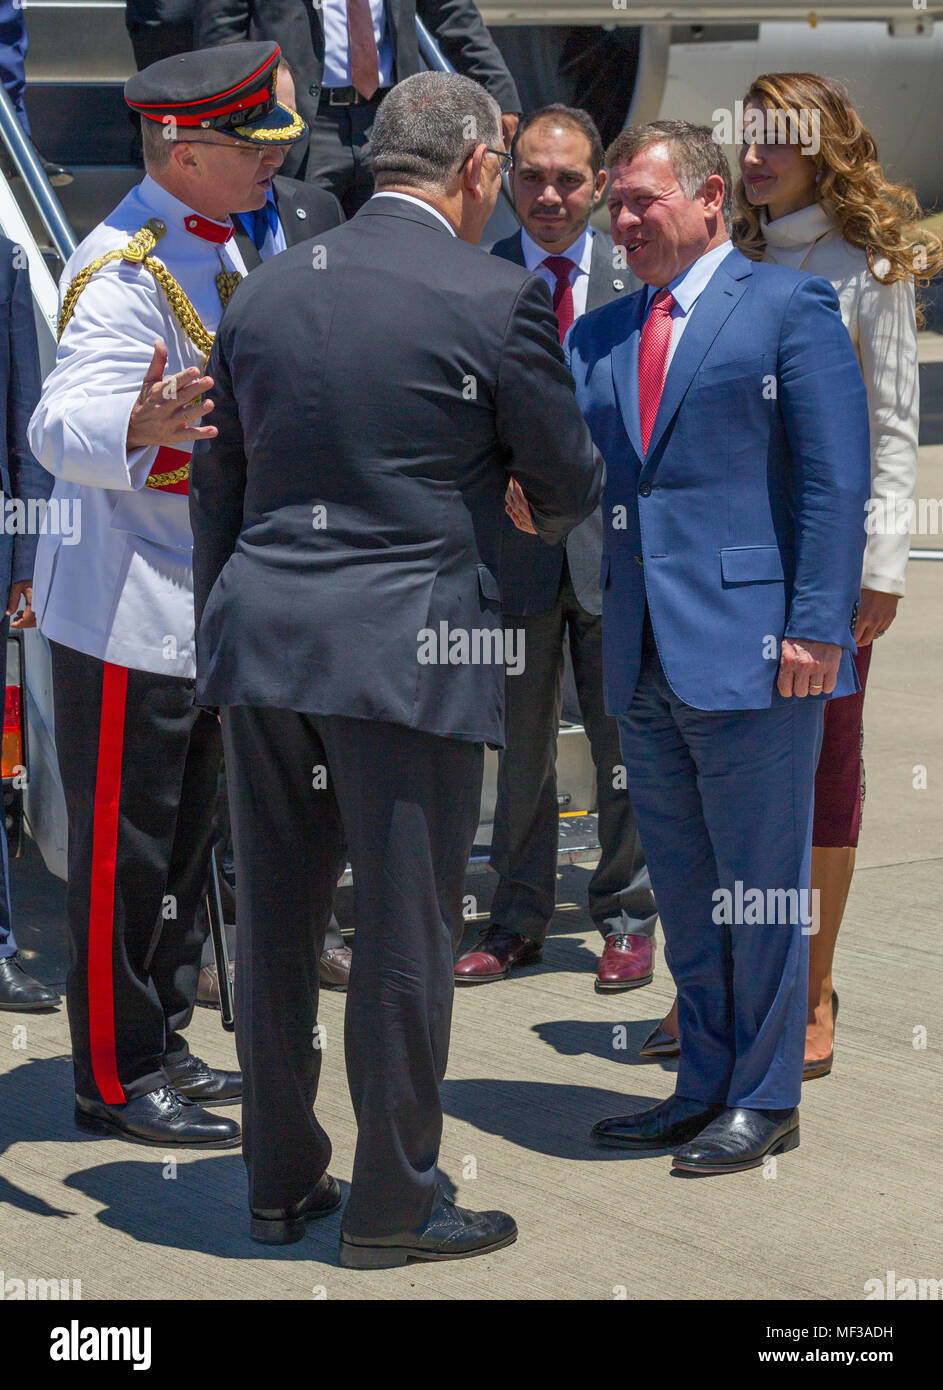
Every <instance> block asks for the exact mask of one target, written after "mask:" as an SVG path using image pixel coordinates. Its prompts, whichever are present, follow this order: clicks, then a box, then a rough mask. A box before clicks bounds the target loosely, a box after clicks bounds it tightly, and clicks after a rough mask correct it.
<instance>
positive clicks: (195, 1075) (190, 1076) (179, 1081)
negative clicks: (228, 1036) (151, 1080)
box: [164, 1052, 242, 1105]
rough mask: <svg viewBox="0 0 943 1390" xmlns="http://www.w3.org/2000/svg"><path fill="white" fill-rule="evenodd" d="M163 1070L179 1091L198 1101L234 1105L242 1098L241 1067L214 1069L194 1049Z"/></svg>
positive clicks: (202, 1103)
mask: <svg viewBox="0 0 943 1390" xmlns="http://www.w3.org/2000/svg"><path fill="white" fill-rule="evenodd" d="M164 1071H165V1072H166V1073H167V1080H168V1081H169V1082H170V1084H171V1086H172V1087H173V1088H174V1090H175V1091H176V1092H177V1094H178V1095H180V1096H185V1097H186V1099H187V1100H193V1101H196V1103H197V1104H198V1105H235V1103H236V1101H239V1100H241V1099H242V1072H241V1071H214V1070H213V1068H212V1067H209V1066H207V1064H206V1063H205V1062H204V1061H202V1060H201V1059H200V1058H199V1057H194V1056H193V1053H192V1052H191V1053H189V1054H188V1055H187V1056H186V1057H184V1059H183V1061H182V1062H178V1063H177V1065H176V1066H175V1067H168V1066H165V1067H164Z"/></svg>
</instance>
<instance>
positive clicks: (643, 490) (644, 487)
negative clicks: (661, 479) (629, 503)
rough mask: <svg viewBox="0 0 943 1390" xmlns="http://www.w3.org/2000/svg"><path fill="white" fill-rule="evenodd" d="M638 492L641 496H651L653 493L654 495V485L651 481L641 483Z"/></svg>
mask: <svg viewBox="0 0 943 1390" xmlns="http://www.w3.org/2000/svg"><path fill="white" fill-rule="evenodd" d="M638 494H639V497H651V495H652V485H651V483H642V484H641V485H640V487H639V490H638Z"/></svg>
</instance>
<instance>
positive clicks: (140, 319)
mask: <svg viewBox="0 0 943 1390" xmlns="http://www.w3.org/2000/svg"><path fill="white" fill-rule="evenodd" d="M152 217H159V218H160V219H161V221H163V222H164V223H165V224H166V227H167V231H166V234H165V235H164V236H163V237H162V238H161V240H160V241H159V242H158V245H157V250H156V252H155V256H156V257H157V258H158V259H159V260H161V261H162V262H163V263H164V264H165V265H166V267H167V269H168V270H169V271H170V272H171V274H172V275H173V276H174V277H175V278H176V279H177V280H178V281H179V283H180V285H181V286H182V287H183V289H184V290H185V291H186V293H187V295H188V296H189V298H190V301H191V303H192V304H193V306H194V308H195V309H196V311H197V313H198V314H199V316H200V319H201V320H202V322H203V324H204V326H205V327H206V328H207V329H209V330H210V331H212V332H215V329H216V326H217V324H218V322H219V319H220V315H221V314H222V304H221V301H220V298H219V291H218V289H217V286H216V276H217V275H218V274H219V273H220V271H221V270H226V271H234V270H235V271H238V272H239V273H240V274H241V275H245V273H246V268H245V265H244V263H243V260H242V257H241V255H240V254H239V249H238V247H237V246H236V242H235V240H234V239H230V240H229V241H227V242H225V243H222V244H216V243H215V242H212V241H207V240H205V239H204V238H203V237H201V236H198V235H196V234H195V233H194V232H192V231H191V230H189V229H188V225H187V224H188V223H192V222H193V220H194V216H193V212H192V209H190V208H188V207H187V206H186V205H185V204H184V203H181V202H180V201H179V199H177V198H175V197H173V195H172V194H170V193H168V192H167V191H166V190H165V189H163V188H161V187H160V185H159V184H158V183H156V182H155V181H154V179H152V178H151V177H150V176H148V177H146V178H145V179H144V180H143V182H142V183H140V184H138V186H137V187H136V188H133V189H132V190H131V192H130V193H128V195H127V196H126V197H125V198H124V199H123V200H122V201H121V202H120V203H119V204H118V206H117V207H116V208H115V210H114V211H113V212H112V213H110V214H109V215H108V218H107V219H106V220H105V221H104V222H101V223H99V225H98V226H97V227H96V228H95V229H94V231H92V232H90V233H89V235H88V236H87V237H86V238H85V240H84V241H83V242H82V244H81V245H80V246H79V247H78V249H77V250H76V251H75V253H74V254H73V255H72V256H71V257H70V258H69V261H68V263H67V265H66V267H65V270H64V271H63V276H62V281H61V284H60V295H61V294H62V293H63V292H64V291H65V290H66V289H67V288H68V286H69V284H70V283H71V281H72V279H73V277H74V276H75V275H76V274H77V273H78V272H79V271H80V270H84V269H85V267H86V266H87V265H89V264H90V262H92V261H93V260H95V259H96V258H97V257H99V256H102V255H104V254H105V253H106V252H108V251H112V250H114V249H116V248H119V247H123V246H126V245H127V244H128V242H129V241H130V239H131V237H132V236H133V235H134V234H135V232H138V231H140V229H141V228H142V227H143V226H144V224H145V223H146V222H147V221H148V220H149V219H150V218H152ZM204 220H206V221H208V220H209V219H204ZM213 225H215V226H218V227H219V228H220V230H221V231H225V230H226V228H227V226H228V224H211V226H213ZM155 338H162V339H163V340H164V342H165V343H166V345H167V366H166V368H165V375H167V376H170V375H172V374H174V373H176V372H181V371H184V370H185V369H186V368H187V367H199V368H201V369H202V367H203V355H202V353H200V352H199V351H198V350H197V348H196V347H194V345H193V344H192V343H191V342H190V340H189V338H188V337H187V336H186V334H185V333H184V332H183V330H182V328H181V327H180V325H179V324H178V323H177V320H176V318H175V317H174V315H173V312H172V311H171V309H170V306H169V304H168V303H167V299H166V297H165V295H164V291H163V290H162V289H161V288H160V287H159V286H158V284H157V282H156V281H155V279H154V278H153V276H152V275H151V274H150V272H149V271H148V270H146V269H145V268H144V267H143V266H142V265H134V264H128V263H127V262H125V261H121V260H116V261H110V262H109V263H108V264H107V265H105V266H103V267H102V268H101V269H100V270H98V271H96V273H95V274H94V275H93V276H92V277H91V279H90V280H89V282H88V284H87V285H86V287H85V289H84V290H83V291H82V293H81V294H80V295H79V297H78V300H77V302H76V306H75V313H74V314H73V316H72V319H71V320H70V322H69V324H68V326H67V327H66V330H65V332H64V333H63V335H62V340H61V342H60V343H59V349H58V352H57V354H56V365H55V367H54V368H53V370H52V372H51V373H50V374H49V376H48V377H47V378H46V381H45V384H44V386H43V392H42V396H41V397H40V401H39V404H38V405H37V407H36V409H35V411H34V412H33V417H32V419H31V421H30V425H29V442H30V448H31V449H32V451H33V453H34V454H35V456H36V458H37V459H38V460H39V462H40V463H41V464H42V465H43V467H44V468H46V469H48V471H49V472H50V473H53V474H54V475H55V477H56V485H55V487H54V489H53V493H52V496H53V498H57V499H59V503H60V507H61V506H62V503H63V502H65V501H67V502H68V503H69V506H70V508H71V509H72V514H73V516H74V515H75V514H76V511H77V512H78V515H79V524H78V529H77V532H76V537H77V543H76V544H70V543H69V541H68V539H66V538H64V537H62V536H59V535H55V534H51V533H50V534H45V535H40V537H39V545H38V548H37V552H36V568H35V576H34V579H33V607H34V610H35V612H36V620H37V622H38V624H39V627H40V629H41V630H42V632H43V633H44V634H45V636H46V637H48V638H50V639H51V640H52V641H54V642H61V643H62V644H63V646H66V647H72V648H73V649H74V650H75V651H80V652H85V653H87V655H89V656H95V657H99V658H100V659H102V660H104V661H110V662H113V663H114V664H115V665H118V666H127V667H131V668H133V669H136V670H141V671H155V672H158V673H160V674H162V675H169V676H187V677H193V676H194V675H195V674H196V667H195V660H194V632H193V570H192V552H193V535H192V532H191V530H190V513H189V505H188V498H187V495H186V493H175V492H167V491H165V490H162V489H158V488H149V487H146V486H145V482H146V480H147V477H148V475H149V474H150V472H151V470H152V468H153V466H154V460H155V457H156V455H157V449H156V448H153V447H152V448H146V449H130V450H129V449H128V448H127V443H126V441H127V433H128V422H129V419H130V416H131V409H132V407H133V405H134V403H135V401H136V400H137V398H138V396H139V394H140V391H141V384H142V382H143V380H144V375H145V372H146V370H147V368H148V366H149V365H150V361H151V358H152V356H153V354H154V339H155ZM178 447H179V448H180V449H181V450H182V451H185V452H189V449H188V446H187V445H180V446H178ZM160 471H163V470H160Z"/></svg>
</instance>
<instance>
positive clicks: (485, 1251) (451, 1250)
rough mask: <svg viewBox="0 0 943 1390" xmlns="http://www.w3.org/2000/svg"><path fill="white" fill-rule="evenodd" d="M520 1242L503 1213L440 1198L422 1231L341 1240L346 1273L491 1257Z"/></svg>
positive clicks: (341, 1256)
mask: <svg viewBox="0 0 943 1390" xmlns="http://www.w3.org/2000/svg"><path fill="white" fill-rule="evenodd" d="M515 1240H517V1225H516V1223H515V1221H514V1219H513V1218H512V1217H510V1216H508V1214H507V1212H504V1211H466V1210H465V1209H464V1208H463V1207H457V1206H456V1205H455V1203H454V1202H452V1201H451V1200H450V1199H449V1198H448V1197H444V1196H442V1197H440V1199H439V1202H438V1204H437V1205H436V1206H435V1207H434V1208H433V1211H432V1215H431V1216H430V1217H429V1220H428V1221H427V1222H426V1224H425V1225H424V1226H423V1227H422V1229H421V1230H419V1231H403V1232H401V1233H400V1234H398V1235H394V1236H381V1237H380V1238H379V1239H378V1240H364V1239H362V1238H361V1237H360V1236H345V1235H342V1236H341V1249H340V1259H341V1264H342V1265H343V1266H344V1268H345V1269H393V1268H395V1267H396V1266H397V1265H404V1264H405V1263H406V1261H407V1260H464V1259H469V1258H470V1257H471V1256H472V1255H490V1253H491V1252H492V1250H502V1249H503V1248H504V1246H505V1245H512V1244H513V1243H514V1241H515Z"/></svg>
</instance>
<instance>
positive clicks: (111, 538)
mask: <svg viewBox="0 0 943 1390" xmlns="http://www.w3.org/2000/svg"><path fill="white" fill-rule="evenodd" d="M278 58H279V49H278V47H277V45H275V44H272V43H240V44H233V45H230V46H228V47H226V48H218V49H213V50H210V51H204V52H196V53H187V54H181V55H177V56H175V57H172V58H168V59H164V60H162V61H161V62H159V63H154V64H152V65H151V66H150V67H149V68H146V69H145V70H144V71H142V72H140V73H138V74H137V75H136V76H134V77H132V78H131V79H130V81H129V82H128V83H127V85H126V87H125V98H126V100H127V102H128V105H129V106H131V107H132V108H133V109H134V110H135V111H137V112H138V113H139V114H140V115H141V118H142V128H143V142H144V155H145V168H146V170H147V173H146V177H145V178H144V180H143V181H142V183H141V184H140V185H139V186H138V187H136V188H135V189H133V190H132V191H131V192H130V193H129V194H128V196H127V197H126V198H125V199H124V200H123V201H122V202H121V203H120V204H119V205H118V207H117V208H116V209H115V210H114V212H113V213H111V215H110V216H109V217H108V218H107V219H106V221H105V222H103V223H101V224H100V225H99V226H98V227H96V229H95V230H94V231H93V232H92V233H91V234H90V236H88V237H87V238H86V239H85V241H84V242H83V243H82V245H81V246H80V247H79V248H78V250H77V251H76V252H75V254H74V255H73V256H72V258H71V259H70V261H69V263H68V265H67V266H66V268H65V273H64V276H63V280H62V286H63V294H62V300H61V306H60V321H59V328H60V344H59V352H58V356H57V359H56V365H55V368H54V370H53V371H52V373H51V375H50V376H49V378H48V380H47V381H46V383H45V387H44V390H43V394H42V398H41V400H40V403H39V405H38V406H37V408H36V411H35V413H34V415H33V418H32V421H31V424H30V431H29V438H30V444H31V446H32V448H33V450H34V452H35V454H36V457H37V459H38V460H39V461H40V463H42V464H43V465H44V467H46V468H47V469H48V470H49V471H50V472H51V473H53V474H54V475H55V477H56V485H55V490H54V492H53V496H54V497H56V498H58V499H59V501H60V505H61V504H63V503H65V502H66V501H67V500H68V501H69V502H70V503H72V505H74V506H76V507H78V508H79V509H80V514H79V522H78V524H79V531H78V534H79V536H80V541H79V543H78V544H74V545H66V544H62V542H61V538H60V537H58V536H52V535H45V536H43V537H41V539H40V542H39V552H38V556H37V561H36V573H35V580H34V607H35V611H36V614H37V619H38V622H39V626H40V628H41V630H42V631H43V633H44V634H45V636H46V637H47V638H48V639H49V642H50V644H51V650H52V665H53V686H54V694H55V705H56V745H57V749H58V755H59V765H60V771H61V774H62V783H63V787H64V789H65V795H66V803H67V808H68V816H69V887H68V918H69V932H70V938H71V955H72V963H71V969H70V973H69V980H68V990H67V993H68V1006H69V1022H70V1027H71V1032H72V1047H73V1056H74V1064H75V1089H76V1121H77V1123H78V1124H79V1125H80V1127H81V1128H83V1129H87V1130H93V1131H96V1132H106V1133H117V1134H120V1135H122V1136H124V1137H125V1138H131V1139H134V1140H136V1141H138V1142H142V1143H152V1144H159V1145H164V1146H166V1145H168V1144H174V1143H176V1144H185V1145H202V1146H206V1147H229V1146H231V1145H234V1144H238V1143H239V1140H240V1130H239V1126H238V1125H237V1124H236V1122H235V1121H233V1120H231V1119H229V1118H228V1117H226V1116H221V1115H216V1114H214V1113H211V1112H210V1111H209V1110H207V1109H205V1108H204V1107H205V1106H207V1105H215V1104H224V1103H227V1102H236V1101H238V1099H239V1097H240V1094H241V1078H240V1076H239V1074H238V1073H233V1072H222V1071H216V1070H214V1069H212V1068H211V1067H209V1066H207V1065H206V1064H205V1063H204V1062H202V1061H200V1060H199V1059H198V1058H195V1057H193V1056H192V1054H191V1053H190V1052H189V1049H188V1047H187V1043H186V1040H185V1038H184V1037H183V1035H182V1029H183V1028H185V1026H186V1025H187V1023H188V1022H189V1019H190V1016H191V1013H192V1010H193V1004H194V1000H195V996H196V987H197V977H198V973H199V966H200V955H201V948H202V938H203V935H204V931H205V928H203V927H201V926H199V925H197V924H196V923H195V921H194V916H195V910H196V907H197V905H198V902H199V899H200V896H201V894H202V891H203V887H204V883H205V879H206V872H207V864H208V856H209V851H210V846H211V842H212V833H213V817H212V812H213V802H214V796H215V789H216V784H217V774H218V767H219V757H220V739H219V727H218V721H217V719H216V717H215V716H214V715H212V714H210V713H208V712H207V711H205V710H200V709H198V708H197V707H196V706H195V705H194V703H193V691H194V675H195V664H194V631H193V581H192V569H191V548H192V537H191V532H190V523H189V516H188V498H187V492H188V473H189V458H190V450H191V449H192V447H193V442H194V441H195V440H197V439H201V438H212V437H213V436H214V435H215V434H216V430H215V427H214V426H213V425H212V423H211V421H210V420H208V419H207V418H206V417H207V416H208V415H209V412H210V410H211V408H212V407H211V405H210V404H209V403H207V402H206V401H205V400H204V399H203V397H204V393H205V392H206V391H207V390H208V388H209V387H210V386H211V385H212V382H211V381H210V379H209V378H208V377H206V376H205V375H204V367H205V363H206V359H207V356H208V354H209V351H210V347H211V345H212V341H213V333H214V331H215V329H216V326H217V324H218V321H219V318H220V315H221V313H222V310H223V307H224V305H225V302H226V300H227V299H228V297H229V295H230V294H231V293H232V290H233V289H234V287H235V284H236V283H238V280H239V279H240V278H241V276H242V275H243V274H245V265H244V264H243V261H242V258H241V256H240V254H239V251H238V249H237V247H236V243H235V241H234V240H233V226H232V223H231V221H230V217H229V213H230V211H231V210H232V209H238V210H247V211H248V210H251V209H255V208H260V207H262V206H263V205H264V203H265V201H266V198H267V196H268V190H269V188H270V187H271V179H272V176H273V174H274V173H275V172H276V171H277V169H278V168H279V167H280V166H281V163H282V161H283V159H284V155H285V151H286V149H287V148H288V147H289V146H290V145H291V144H292V143H293V142H294V141H295V140H298V139H302V138H303V137H304V136H306V135H307V128H306V126H305V123H304V122H303V121H302V119H301V118H300V117H299V116H298V115H297V114H296V113H295V112H294V111H292V110H291V109H290V108H288V107H287V106H283V105H281V104H280V103H279V102H278V101H277V99H276V95H275V74H276V69H277V66H278Z"/></svg>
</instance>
